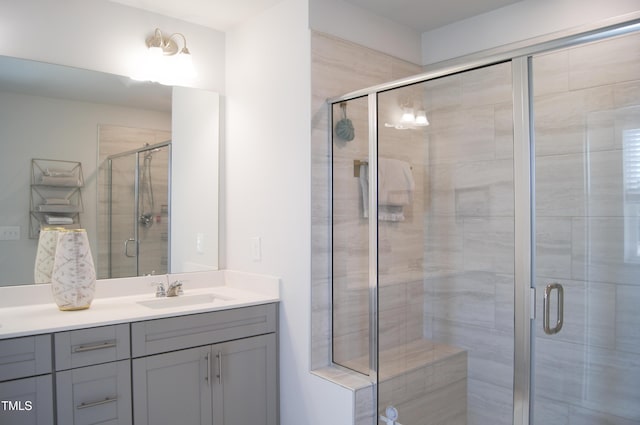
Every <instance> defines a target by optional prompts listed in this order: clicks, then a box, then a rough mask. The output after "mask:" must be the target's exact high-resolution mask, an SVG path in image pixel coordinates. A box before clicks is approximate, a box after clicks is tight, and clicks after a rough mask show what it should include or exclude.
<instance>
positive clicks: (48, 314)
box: [0, 270, 280, 339]
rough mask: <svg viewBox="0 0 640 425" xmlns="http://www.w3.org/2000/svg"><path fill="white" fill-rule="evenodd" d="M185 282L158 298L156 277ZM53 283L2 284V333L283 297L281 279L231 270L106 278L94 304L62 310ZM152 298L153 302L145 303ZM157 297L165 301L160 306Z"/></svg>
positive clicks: (86, 324)
mask: <svg viewBox="0 0 640 425" xmlns="http://www.w3.org/2000/svg"><path fill="white" fill-rule="evenodd" d="M159 280H165V281H166V280H168V281H170V282H173V281H175V280H180V281H182V282H183V289H184V294H183V295H180V296H178V297H170V298H156V297H155V289H154V286H155V285H154V284H153V283H154V282H158V281H159ZM50 291H51V288H50V285H48V284H45V285H28V286H24V287H20V286H18V287H6V288H0V300H1V301H0V339H6V338H13V337H18V336H25V335H36V334H43V333H51V332H60V331H66V330H72V329H80V328H88V327H94V326H104V325H112V324H116V323H127V322H136V321H140V320H149V319H158V318H163V317H172V316H182V315H186V314H194V313H204V312H209V311H216V310H227V309H231V308H239V307H247V306H251V305H258V304H266V303H272V302H278V301H279V300H280V296H279V279H278V278H276V277H272V276H264V275H256V274H249V273H242V272H235V271H230V270H219V271H210V272H197V273H181V274H172V275H166V276H165V275H163V276H145V277H137V278H126V279H110V280H102V281H98V282H97V283H96V297H95V299H94V300H93V302H92V303H91V307H90V308H89V309H86V310H79V311H60V310H58V307H57V306H56V305H55V303H53V298H52V297H51V292H50ZM147 302H150V303H151V304H152V307H149V306H146V305H144V304H145V303H147ZM157 303H160V304H161V306H160V308H158V305H157Z"/></svg>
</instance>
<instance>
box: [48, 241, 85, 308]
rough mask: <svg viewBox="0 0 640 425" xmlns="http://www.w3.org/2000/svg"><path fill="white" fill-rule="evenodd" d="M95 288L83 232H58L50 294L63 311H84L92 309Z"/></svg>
mask: <svg viewBox="0 0 640 425" xmlns="http://www.w3.org/2000/svg"><path fill="white" fill-rule="evenodd" d="M95 286H96V271H95V267H94V265H93V257H92V255H91V248H90V246H89V238H88V237H87V232H86V230H85V229H62V230H60V231H59V232H58V240H57V244H56V253H55V260H54V262H53V272H52V274H51V291H52V293H53V299H54V301H55V302H56V304H58V308H59V309H60V310H63V311H70V310H84V309H87V308H89V307H90V306H91V301H93V296H94V293H95Z"/></svg>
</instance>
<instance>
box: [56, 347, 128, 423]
mask: <svg viewBox="0 0 640 425" xmlns="http://www.w3.org/2000/svg"><path fill="white" fill-rule="evenodd" d="M56 394H57V407H58V408H57V411H58V423H59V424H68V425H85V424H86V425H88V424H98V423H100V424H102V423H105V424H106V423H108V424H112V425H130V424H131V422H132V411H131V361H130V360H121V361H119V362H112V363H105V364H101V365H96V366H87V367H81V368H77V369H71V370H64V371H62V372H56Z"/></svg>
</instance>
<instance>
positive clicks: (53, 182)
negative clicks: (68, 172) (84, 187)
mask: <svg viewBox="0 0 640 425" xmlns="http://www.w3.org/2000/svg"><path fill="white" fill-rule="evenodd" d="M40 184H44V185H49V186H64V187H78V186H80V180H79V179H78V178H77V177H54V176H45V175H42V176H40Z"/></svg>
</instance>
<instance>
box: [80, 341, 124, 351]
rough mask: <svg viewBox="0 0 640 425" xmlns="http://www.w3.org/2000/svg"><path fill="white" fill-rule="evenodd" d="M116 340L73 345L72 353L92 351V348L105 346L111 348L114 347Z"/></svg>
mask: <svg viewBox="0 0 640 425" xmlns="http://www.w3.org/2000/svg"><path fill="white" fill-rule="evenodd" d="M116 345H117V344H116V341H105V342H101V343H99V344H93V345H78V346H77V347H73V352H74V353H84V352H85V351H94V350H102V349H105V348H113V347H115V346H116Z"/></svg>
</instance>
